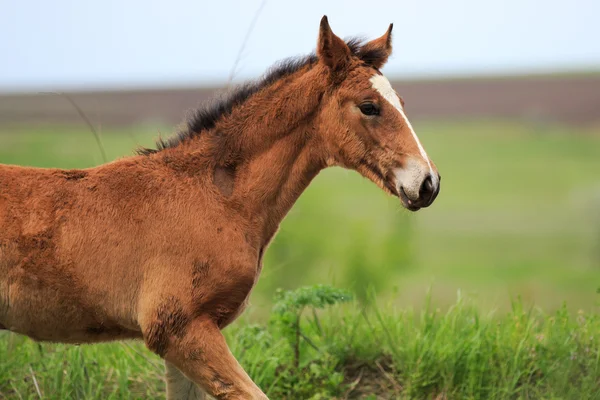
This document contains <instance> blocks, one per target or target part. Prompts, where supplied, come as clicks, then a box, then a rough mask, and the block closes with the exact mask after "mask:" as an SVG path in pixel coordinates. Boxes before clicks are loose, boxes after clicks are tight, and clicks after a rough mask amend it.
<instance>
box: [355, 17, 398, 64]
mask: <svg viewBox="0 0 600 400" xmlns="http://www.w3.org/2000/svg"><path fill="white" fill-rule="evenodd" d="M393 27H394V24H390V27H389V28H388V30H387V31H386V32H385V34H384V35H383V36H381V37H380V38H377V39H375V40H371V41H370V42H368V43H366V44H365V45H363V46H362V47H361V49H360V52H359V57H360V59H361V60H363V61H364V62H365V63H367V64H369V65H372V66H374V67H375V68H377V69H379V68H381V67H383V66H384V65H385V63H386V62H387V60H388V58H389V56H390V54H392V28H393Z"/></svg>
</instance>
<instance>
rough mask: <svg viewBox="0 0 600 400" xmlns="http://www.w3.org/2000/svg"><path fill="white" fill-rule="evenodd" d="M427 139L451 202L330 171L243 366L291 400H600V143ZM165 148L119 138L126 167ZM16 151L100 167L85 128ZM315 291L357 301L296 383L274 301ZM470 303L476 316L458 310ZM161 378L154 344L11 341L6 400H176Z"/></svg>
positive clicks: (435, 133)
mask: <svg viewBox="0 0 600 400" xmlns="http://www.w3.org/2000/svg"><path fill="white" fill-rule="evenodd" d="M415 127H416V128H417V131H418V132H419V134H420V137H421V139H422V141H423V143H424V145H425V147H426V148H427V150H428V153H429V154H430V156H431V157H432V159H433V160H434V161H435V162H436V164H437V166H438V168H439V170H440V173H441V174H442V176H443V180H442V190H441V193H440V196H439V197H438V199H437V201H436V203H435V204H434V205H433V206H432V207H431V208H430V209H426V210H422V211H420V212H419V213H416V214H410V213H408V212H406V211H403V210H402V209H401V207H400V204H399V202H398V201H397V200H396V199H393V198H391V197H388V196H386V195H384V194H383V193H381V192H380V190H379V189H377V188H376V187H375V185H373V184H371V183H370V182H368V181H366V180H365V179H362V178H360V177H359V176H358V175H357V174H356V173H354V172H349V171H344V170H340V169H331V170H327V171H324V172H323V173H322V174H321V175H320V176H319V177H318V178H317V179H316V180H315V182H314V183H313V184H312V185H311V187H310V188H309V189H308V190H307V192H306V193H305V194H304V195H303V196H302V197H301V199H300V200H299V202H298V203H297V204H296V206H295V207H294V208H293V209H292V211H291V212H290V214H289V216H288V217H287V218H286V220H285V221H284V223H283V224H282V226H281V230H280V233H279V235H278V236H277V238H276V240H275V241H274V243H273V245H272V246H271V248H270V249H269V251H268V252H267V255H266V259H265V267H264V270H263V273H262V276H261V279H260V281H259V284H258V286H257V288H256V289H255V292H254V293H253V296H252V305H251V307H250V308H249V310H248V311H247V313H246V315H245V316H244V317H243V318H242V320H241V321H239V322H237V323H236V324H234V326H232V327H231V328H230V329H228V335H229V338H230V343H231V345H232V349H233V350H234V353H235V354H236V355H237V356H238V357H240V359H242V362H243V363H244V365H245V366H246V367H247V368H248V370H249V371H250V372H251V375H252V376H253V377H254V378H255V379H256V380H257V382H258V383H259V384H260V385H261V387H263V388H264V389H265V390H268V391H269V394H270V395H271V397H272V398H274V399H278V398H289V399H295V398H311V396H317V394H320V396H321V397H312V398H315V399H317V398H323V399H325V398H333V397H338V398H344V397H349V398H363V397H360V396H362V395H364V396H368V393H369V392H371V393H373V394H374V395H378V396H380V398H435V397H436V396H437V398H440V399H442V398H456V399H468V398H472V399H486V398H511V399H512V398H549V399H550V398H556V399H558V398H573V399H586V398H596V397H595V396H596V395H595V393H596V392H598V391H600V387H599V378H600V375H599V374H598V357H600V356H599V354H600V353H599V351H598V343H597V337H598V336H600V326H599V322H598V321H599V319H598V318H599V317H598V315H597V312H598V308H597V307H598V300H600V298H599V296H600V295H599V294H598V293H597V290H598V287H600V129H594V128H569V127H563V126H554V125H546V124H542V123H539V122H536V123H517V122H510V121H485V120H479V121H453V122H441V121H438V122H418V121H417V122H416V123H415ZM163 132H168V130H163ZM156 135H157V129H156V128H155V127H138V128H132V129H122V130H113V131H105V132H103V135H102V137H103V143H104V146H105V148H106V152H107V154H108V157H109V158H110V159H114V158H116V157H118V156H122V155H126V154H130V153H131V149H132V148H134V147H135V146H136V145H137V144H144V145H149V144H150V143H151V141H152V138H153V137H155V136H156ZM0 141H1V142H0V143H2V146H0V163H12V164H22V165H35V166H43V167H62V168H75V167H77V168H81V167H88V166H93V165H95V164H98V163H100V162H101V158H100V153H99V151H98V148H97V146H96V144H95V142H94V139H93V138H92V136H91V134H90V133H89V132H88V131H87V130H86V129H85V128H73V127H71V128H61V129H59V128H43V129H36V130H34V129H22V128H18V129H17V128H15V129H8V128H0ZM316 283H328V284H333V285H334V286H336V287H341V288H346V289H349V290H350V291H351V292H353V293H355V295H356V300H355V302H354V303H351V304H350V305H344V306H335V307H336V308H335V309H334V310H331V311H329V312H327V311H326V312H325V313H324V314H320V315H321V317H320V321H321V323H320V324H318V325H317V324H316V323H314V321H313V320H312V319H307V320H305V322H304V324H305V325H304V327H303V329H304V330H306V332H305V333H306V335H307V337H310V338H311V340H312V341H313V342H314V343H316V347H318V348H319V349H320V351H316V350H315V349H313V348H312V347H311V346H309V345H307V344H306V343H303V350H305V351H303V358H302V360H301V363H300V366H299V367H298V368H295V367H294V365H293V363H291V362H290V354H291V353H290V350H289V348H290V346H289V343H286V342H288V341H289V340H288V339H286V335H285V332H283V331H281V329H280V328H277V326H276V325H277V324H274V323H273V318H275V317H274V316H273V314H272V313H271V312H270V310H271V307H272V305H273V301H272V298H273V295H274V293H275V290H276V289H277V288H284V289H293V288H297V287H299V286H302V285H313V284H316ZM429 288H431V293H432V298H431V299H430V301H426V299H428V297H427V296H426V295H425V293H426V292H427V291H428V289H429ZM459 290H460V291H461V293H462V296H463V297H466V298H468V299H470V301H467V300H464V299H463V300H459V301H458V303H457V300H456V296H457V291H459ZM516 296H520V297H521V299H522V300H521V302H519V303H517V304H516V305H515V304H513V303H511V300H514V299H515V298H516ZM564 301H566V308H564V309H563V308H562V304H563V302H564ZM465 302H466V303H465ZM373 303H377V304H378V305H377V306H376V305H374V304H373ZM427 304H429V308H428V307H426V306H427ZM363 307H366V308H365V309H364V310H365V311H364V312H361V311H359V310H363ZM413 307H414V310H415V311H408V310H410V309H411V308H413ZM532 307H533V308H532ZM538 307H539V309H541V310H544V311H545V312H546V313H548V314H544V313H543V312H542V311H539V310H538ZM437 308H440V311H437V312H436V311H435V310H436V309H437ZM427 310H429V311H427ZM523 310H525V311H523ZM530 310H532V311H530ZM580 310H582V311H580ZM255 323H256V324H258V325H252V324H255ZM318 326H320V327H321V328H320V329H319V328H318ZM265 343H268V345H266V344H265ZM261 346H263V347H261ZM146 359H149V360H150V362H148V361H147V360H146ZM376 361H377V362H376ZM156 363H157V359H156V358H154V357H153V356H152V355H150V354H149V353H148V352H147V351H145V350H144V349H143V348H142V346H141V345H139V344H131V345H123V344H110V345H103V346H93V347H87V346H85V347H77V348H73V347H64V346H57V345H42V346H40V347H38V346H37V345H36V344H33V342H31V341H29V340H27V339H24V338H21V337H16V336H13V335H4V336H1V337H0V398H2V397H3V396H4V397H9V398H19V396H21V397H23V398H28V397H32V398H37V397H39V394H38V391H37V390H36V384H35V382H37V384H38V386H39V389H40V392H41V394H42V396H43V397H44V398H111V397H112V398H127V396H128V393H131V394H132V397H136V398H147V397H149V398H153V397H160V396H161V393H162V383H161V382H160V379H159V373H160V367H159V366H156V365H155V364H156ZM83 366H85V368H84V367H83ZM361 371H362V372H361ZM34 376H35V377H36V378H35V381H34ZM359 378H360V379H359ZM340 382H344V384H340ZM352 382H357V384H356V385H355V387H354V389H353V390H350V389H352ZM440 396H441V397H440ZM444 396H446V397H444ZM364 398H369V397H364ZM370 398H377V397H370Z"/></svg>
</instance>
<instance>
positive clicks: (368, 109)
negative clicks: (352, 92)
mask: <svg viewBox="0 0 600 400" xmlns="http://www.w3.org/2000/svg"><path fill="white" fill-rule="evenodd" d="M358 108H360V112H362V113H363V114H365V115H379V107H377V106H376V105H375V104H373V103H363V104H361V105H360V106H358Z"/></svg>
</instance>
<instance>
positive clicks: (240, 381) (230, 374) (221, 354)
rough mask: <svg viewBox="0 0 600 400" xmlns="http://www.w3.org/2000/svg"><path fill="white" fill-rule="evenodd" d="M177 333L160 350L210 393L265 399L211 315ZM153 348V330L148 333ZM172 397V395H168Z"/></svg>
mask: <svg viewBox="0 0 600 400" xmlns="http://www.w3.org/2000/svg"><path fill="white" fill-rule="evenodd" d="M182 330H183V329H177V330H169V329H166V330H165V331H176V332H177V334H172V335H169V337H168V338H165V339H164V341H163V343H164V344H165V346H164V347H163V348H162V349H161V350H162V351H160V352H159V354H160V355H161V356H162V357H163V358H164V359H165V361H167V362H168V363H170V364H172V366H174V367H176V369H178V370H179V371H181V372H182V373H183V374H185V376H186V377H188V378H189V379H191V380H192V381H194V382H195V383H196V384H198V385H199V386H200V387H201V388H202V389H204V390H205V391H206V392H207V394H209V395H211V396H213V397H215V398H216V399H219V400H242V399H243V400H254V399H260V400H265V399H267V396H266V395H265V394H264V393H263V392H262V391H261V390H260V389H259V388H258V386H256V384H255V383H254V382H252V379H250V377H249V376H248V374H246V372H245V371H244V370H243V368H242V367H241V366H240V364H239V363H238V362H237V360H236V359H235V357H234V356H233V354H231V352H230V351H229V348H228V347H227V343H226V342H225V338H224V337H223V335H222V334H221V331H220V330H219V328H218V327H217V325H216V324H215V323H214V322H213V321H212V320H210V319H208V318H197V319H195V320H193V321H191V322H189V324H187V326H186V327H185V331H182ZM146 342H147V344H148V347H149V348H150V349H152V350H155V349H154V346H153V345H152V338H151V334H149V335H148V336H146ZM169 398H170V397H169Z"/></svg>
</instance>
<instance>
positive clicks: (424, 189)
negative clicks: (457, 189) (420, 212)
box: [419, 174, 440, 207]
mask: <svg viewBox="0 0 600 400" xmlns="http://www.w3.org/2000/svg"><path fill="white" fill-rule="evenodd" d="M439 182H440V181H439V179H436V180H434V179H433V176H431V174H429V175H427V177H426V178H425V180H424V181H423V183H421V188H420V189H419V201H420V202H422V204H423V207H427V206H429V205H430V204H431V203H433V200H435V198H436V197H437V195H438V193H439V192H440V184H439Z"/></svg>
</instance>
